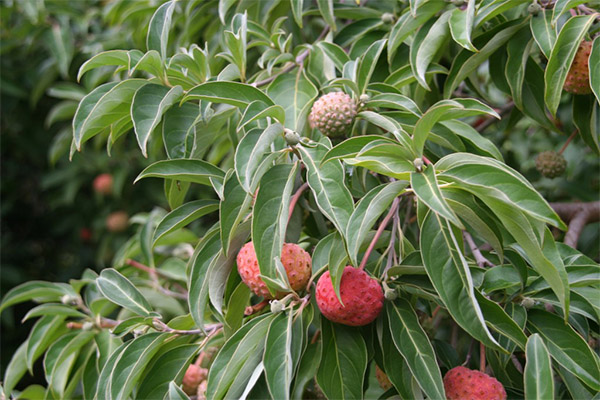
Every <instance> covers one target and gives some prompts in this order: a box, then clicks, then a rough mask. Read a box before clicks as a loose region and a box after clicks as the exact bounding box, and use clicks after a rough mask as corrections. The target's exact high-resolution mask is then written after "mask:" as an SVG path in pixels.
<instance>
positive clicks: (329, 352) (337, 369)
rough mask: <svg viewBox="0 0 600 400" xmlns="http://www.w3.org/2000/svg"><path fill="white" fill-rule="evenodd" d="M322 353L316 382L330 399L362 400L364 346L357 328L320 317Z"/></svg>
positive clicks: (364, 360)
mask: <svg viewBox="0 0 600 400" xmlns="http://www.w3.org/2000/svg"><path fill="white" fill-rule="evenodd" d="M321 337H322V339H321V340H322V341H323V354H322V355H321V365H319V371H318V372H317V383H318V384H319V386H320V387H321V389H323V393H325V396H327V398H330V399H362V398H363V379H364V375H365V371H366V369H367V346H366V344H365V341H364V339H363V337H362V336H361V334H360V333H359V331H357V330H356V329H353V328H350V327H347V326H344V325H339V324H333V323H332V322H329V321H328V320H326V319H325V318H321Z"/></svg>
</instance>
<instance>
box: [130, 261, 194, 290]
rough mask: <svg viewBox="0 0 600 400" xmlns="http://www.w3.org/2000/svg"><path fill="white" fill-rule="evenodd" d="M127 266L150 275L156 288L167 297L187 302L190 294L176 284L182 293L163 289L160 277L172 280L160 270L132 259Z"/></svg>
mask: <svg viewBox="0 0 600 400" xmlns="http://www.w3.org/2000/svg"><path fill="white" fill-rule="evenodd" d="M125 264H127V265H129V266H132V267H134V268H137V269H139V270H140V271H144V272H147V273H148V275H150V278H151V279H152V282H153V283H154V287H155V288H156V290H158V291H160V292H161V293H163V294H166V295H167V296H171V297H175V298H177V299H181V300H187V298H188V292H187V290H185V289H184V288H183V287H182V286H181V285H179V284H175V285H176V286H177V287H178V288H179V290H180V292H173V291H171V290H169V289H166V288H164V287H162V285H161V284H160V282H158V277H159V276H160V277H161V278H164V279H171V277H169V276H168V275H165V274H164V273H163V272H161V271H160V270H158V269H156V268H151V267H149V266H147V265H144V264H142V263H141V262H139V261H136V260H132V259H127V261H125Z"/></svg>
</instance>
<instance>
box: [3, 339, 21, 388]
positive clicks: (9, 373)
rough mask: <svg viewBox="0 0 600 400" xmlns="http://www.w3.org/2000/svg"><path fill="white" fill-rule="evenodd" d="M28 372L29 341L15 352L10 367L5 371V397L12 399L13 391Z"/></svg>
mask: <svg viewBox="0 0 600 400" xmlns="http://www.w3.org/2000/svg"><path fill="white" fill-rule="evenodd" d="M25 372H27V341H25V342H23V343H22V344H21V345H20V346H19V347H18V348H17V350H16V351H15V352H14V354H13V356H12V358H11V359H10V362H9V363H8V366H7V367H6V369H5V370H4V380H3V381H2V385H3V386H4V390H3V391H4V396H6V398H7V399H9V398H10V396H11V393H12V391H13V389H14V388H15V387H16V386H17V384H18V383H19V381H20V380H21V378H22V377H23V375H25Z"/></svg>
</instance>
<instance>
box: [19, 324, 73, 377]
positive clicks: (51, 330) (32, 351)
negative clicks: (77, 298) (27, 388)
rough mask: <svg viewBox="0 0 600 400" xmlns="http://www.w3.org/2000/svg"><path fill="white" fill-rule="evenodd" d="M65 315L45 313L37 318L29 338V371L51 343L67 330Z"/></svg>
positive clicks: (26, 352) (27, 359)
mask: <svg viewBox="0 0 600 400" xmlns="http://www.w3.org/2000/svg"><path fill="white" fill-rule="evenodd" d="M64 321H65V316H64V315H45V316H43V317H41V318H40V319H38V320H37V322H36V323H35V325H34V326H33V328H31V331H30V332H29V337H28V338H27V349H26V351H25V360H26V363H25V365H26V366H27V369H28V370H29V372H32V370H33V363H34V362H35V361H36V360H37V359H38V357H39V356H41V355H42V354H43V353H44V351H46V349H47V348H48V346H50V344H51V343H52V342H53V341H54V340H55V339H56V338H57V337H58V336H60V334H61V333H63V332H64V331H65V323H64Z"/></svg>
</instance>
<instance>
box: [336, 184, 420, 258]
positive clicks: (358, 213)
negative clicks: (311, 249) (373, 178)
mask: <svg viewBox="0 0 600 400" xmlns="http://www.w3.org/2000/svg"><path fill="white" fill-rule="evenodd" d="M407 184H408V183H407V182H405V181H397V182H392V183H389V184H385V185H380V186H377V187H375V188H374V189H372V190H371V191H369V193H367V194H366V195H365V196H364V197H363V198H362V199H361V200H360V201H359V202H358V204H357V205H356V209H355V210H354V212H353V213H352V215H351V216H350V220H349V222H348V227H347V229H346V239H347V241H348V254H349V255H350V262H351V264H352V265H358V264H359V262H358V249H359V248H360V247H361V245H362V244H363V242H364V241H365V238H366V237H367V235H368V233H369V232H370V230H371V228H372V227H373V225H375V222H377V219H378V218H379V217H380V216H381V215H382V214H383V213H384V212H385V211H386V210H387V208H388V207H389V205H390V204H391V203H392V201H393V200H394V198H396V197H397V196H399V195H400V194H401V193H402V192H403V191H404V188H405V187H406V186H407ZM336 251H337V252H339V249H337V250H336ZM330 267H331V266H330Z"/></svg>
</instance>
